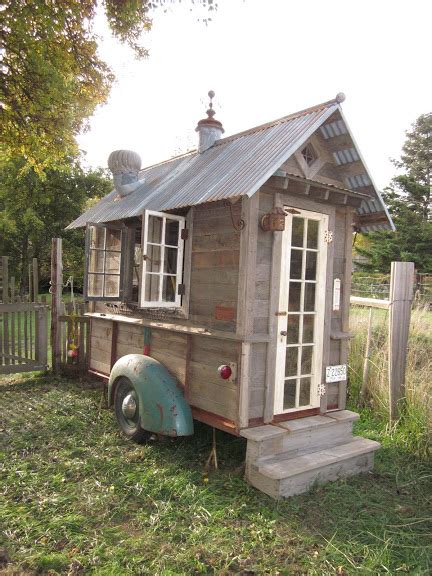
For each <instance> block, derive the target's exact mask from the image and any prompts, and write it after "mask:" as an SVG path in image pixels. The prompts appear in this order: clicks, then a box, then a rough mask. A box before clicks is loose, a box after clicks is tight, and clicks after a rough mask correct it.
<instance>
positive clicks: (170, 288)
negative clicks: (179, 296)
mask: <svg viewBox="0 0 432 576" xmlns="http://www.w3.org/2000/svg"><path fill="white" fill-rule="evenodd" d="M175 297H176V277H175V276H165V275H164V277H163V286H162V300H163V301H164V302H175Z"/></svg>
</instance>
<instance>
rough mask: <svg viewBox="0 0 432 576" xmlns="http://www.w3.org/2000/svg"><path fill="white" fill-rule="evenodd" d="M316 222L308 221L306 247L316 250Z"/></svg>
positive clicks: (317, 223) (317, 224)
mask: <svg viewBox="0 0 432 576" xmlns="http://www.w3.org/2000/svg"><path fill="white" fill-rule="evenodd" d="M318 226H319V222H318V220H308V231H307V247H308V248H318Z"/></svg>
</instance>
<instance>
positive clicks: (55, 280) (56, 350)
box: [51, 238, 63, 374]
mask: <svg viewBox="0 0 432 576" xmlns="http://www.w3.org/2000/svg"><path fill="white" fill-rule="evenodd" d="M62 268H63V267H62V239H61V238H53V239H52V246H51V295H52V299H51V351H52V367H53V371H54V373H55V374H58V373H59V371H60V355H61V350H60V330H59V328H60V325H59V315H60V311H61V297H62V288H63V280H62V272H63V270H62Z"/></svg>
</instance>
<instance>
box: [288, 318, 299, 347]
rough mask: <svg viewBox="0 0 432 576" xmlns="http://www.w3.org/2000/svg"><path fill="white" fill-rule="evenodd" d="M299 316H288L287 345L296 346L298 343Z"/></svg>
mask: <svg viewBox="0 0 432 576" xmlns="http://www.w3.org/2000/svg"><path fill="white" fill-rule="evenodd" d="M299 324H300V316H299V314H290V315H289V316H288V329H287V333H288V336H287V344H297V343H298V341H299Z"/></svg>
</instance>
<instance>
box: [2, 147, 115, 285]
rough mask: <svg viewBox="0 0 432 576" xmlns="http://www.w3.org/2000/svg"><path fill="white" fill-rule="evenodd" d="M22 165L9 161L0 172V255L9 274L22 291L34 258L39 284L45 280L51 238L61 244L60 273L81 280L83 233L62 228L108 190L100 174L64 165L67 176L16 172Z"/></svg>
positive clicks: (31, 170) (102, 175)
mask: <svg viewBox="0 0 432 576" xmlns="http://www.w3.org/2000/svg"><path fill="white" fill-rule="evenodd" d="M24 165H25V160H24V159H22V158H19V159H14V160H11V161H9V162H7V163H4V164H3V165H2V169H1V171H0V254H2V255H8V256H10V268H11V270H10V274H11V275H14V276H15V277H16V279H17V281H18V282H20V281H21V280H22V283H21V284H22V287H23V288H24V287H25V282H26V280H27V266H28V264H29V263H30V262H31V258H38V259H39V263H40V265H41V267H42V269H41V279H42V280H44V278H45V279H46V280H47V279H48V278H49V269H50V250H51V238H54V237H57V238H59V237H62V238H63V239H64V240H63V242H64V246H63V250H64V255H65V258H64V263H63V265H64V269H65V273H69V274H72V273H73V274H74V275H77V276H82V270H83V251H84V242H83V232H82V231H81V230H71V231H68V232H66V231H65V230H64V228H65V227H66V226H67V225H68V224H69V223H70V222H71V221H72V220H74V219H75V218H76V217H78V216H79V214H80V213H81V212H82V211H83V209H84V207H85V205H86V202H87V201H88V199H93V198H101V197H102V196H105V195H106V194H107V193H108V192H109V191H110V190H111V181H110V180H109V179H108V177H107V175H106V174H105V173H104V172H103V171H102V170H96V171H93V170H87V171H86V170H83V169H82V168H80V166H79V165H78V163H76V162H73V161H71V160H69V163H68V171H67V172H61V171H57V170H51V169H47V170H46V171H45V178H44V179H41V178H40V177H39V175H38V174H37V173H36V171H35V170H34V169H29V170H27V171H25V173H24V174H23V173H22V169H23V166H24Z"/></svg>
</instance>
